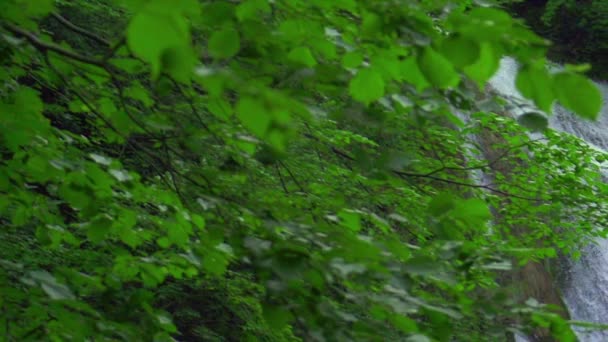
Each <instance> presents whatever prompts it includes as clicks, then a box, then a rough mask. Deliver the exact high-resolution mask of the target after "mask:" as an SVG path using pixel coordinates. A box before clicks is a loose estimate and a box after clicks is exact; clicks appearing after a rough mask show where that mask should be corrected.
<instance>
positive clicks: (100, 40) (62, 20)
mask: <svg viewBox="0 0 608 342" xmlns="http://www.w3.org/2000/svg"><path fill="white" fill-rule="evenodd" d="M51 16H52V17H53V18H55V19H56V20H57V21H58V22H60V23H61V24H62V25H64V26H65V27H67V28H68V29H70V30H72V31H74V32H76V33H79V34H81V35H83V36H85V37H87V38H89V39H91V40H94V41H96V42H97V43H99V44H102V45H104V46H105V47H110V46H111V45H112V44H111V43H110V42H109V41H107V40H105V39H103V38H101V37H99V36H98V35H96V34H94V33H93V32H90V31H87V30H85V29H84V28H82V27H80V26H77V25H75V24H73V23H72V22H71V21H69V20H67V19H66V18H65V17H63V16H61V15H60V14H59V13H53V14H51Z"/></svg>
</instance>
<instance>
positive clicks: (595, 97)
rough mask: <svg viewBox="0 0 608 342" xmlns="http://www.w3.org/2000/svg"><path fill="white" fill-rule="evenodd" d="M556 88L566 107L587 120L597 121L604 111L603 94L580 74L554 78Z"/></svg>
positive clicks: (564, 74) (566, 74) (558, 97)
mask: <svg viewBox="0 0 608 342" xmlns="http://www.w3.org/2000/svg"><path fill="white" fill-rule="evenodd" d="M554 88H555V92H556V93H557V99H558V100H559V102H560V103H561V104H562V105H563V106H564V107H566V108H568V109H570V110H572V111H574V112H575V113H577V114H578V115H580V116H582V117H584V118H586V119H591V120H595V119H597V117H598V115H599V113H600V110H601V109H602V94H601V92H600V90H599V89H598V88H597V87H596V86H595V84H593V82H591V81H590V80H588V79H587V78H585V77H584V76H582V75H579V74H575V73H571V72H561V73H558V74H557V75H555V76H554Z"/></svg>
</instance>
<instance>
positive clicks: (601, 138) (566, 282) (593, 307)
mask: <svg viewBox="0 0 608 342" xmlns="http://www.w3.org/2000/svg"><path fill="white" fill-rule="evenodd" d="M517 69H518V66H517V63H516V62H515V61H514V60H513V59H510V58H505V59H503V61H502V62H501V67H500V70H499V71H498V73H497V74H496V75H495V76H494V77H493V78H492V80H491V81H490V85H491V86H492V87H493V88H494V89H495V90H496V91H498V92H499V93H500V94H501V95H503V96H505V97H507V98H511V99H522V96H521V95H520V94H519V92H518V91H517V89H516V87H515V76H516V74H517ZM597 86H598V87H599V88H600V90H601V92H602V95H603V98H604V106H603V109H602V114H601V115H600V117H599V119H598V120H597V121H595V122H592V121H587V120H583V119H581V118H579V117H577V116H576V115H574V114H572V113H571V112H569V111H568V110H566V109H564V108H562V107H560V106H555V107H554V109H553V115H552V116H551V117H550V119H549V123H550V126H551V127H552V128H554V129H556V130H559V131H563V132H567V133H570V134H573V135H575V136H577V137H579V138H581V139H584V140H585V141H586V142H588V143H589V144H590V145H592V146H594V147H595V148H599V149H601V150H603V151H608V102H607V99H608V84H602V83H597ZM581 100H582V101H584V99H581ZM527 103H529V101H528V102H527ZM604 176H608V170H607V171H605V172H604ZM598 200H600V201H601V200H605V199H600V198H598ZM564 268H565V269H564V270H563V272H564V273H565V276H564V277H563V278H564V279H563V281H562V282H561V284H560V286H561V290H562V293H563V296H564V301H565V302H566V305H567V307H568V310H569V311H570V315H571V318H572V319H573V320H577V321H587V322H595V323H604V324H608V240H605V239H602V240H599V241H598V242H597V244H594V245H590V246H588V247H587V248H585V250H583V252H582V257H581V258H580V259H579V260H578V261H573V260H568V261H567V262H565V265H564ZM576 333H577V335H578V338H579V339H580V341H582V342H605V341H608V331H594V332H585V331H582V330H579V329H576ZM519 341H521V338H520V339H519Z"/></svg>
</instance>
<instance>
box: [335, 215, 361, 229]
mask: <svg viewBox="0 0 608 342" xmlns="http://www.w3.org/2000/svg"><path fill="white" fill-rule="evenodd" d="M338 217H340V222H341V224H342V225H343V226H344V227H346V228H348V229H350V230H352V231H354V232H358V231H359V230H361V215H360V214H359V213H358V212H355V211H352V210H342V211H340V212H339V213H338Z"/></svg>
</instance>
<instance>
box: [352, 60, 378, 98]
mask: <svg viewBox="0 0 608 342" xmlns="http://www.w3.org/2000/svg"><path fill="white" fill-rule="evenodd" d="M348 90H349V92H350V94H351V96H352V97H353V98H354V99H355V100H357V101H360V102H363V103H364V104H365V105H369V104H370V103H372V102H373V101H376V100H378V99H379V98H381V97H382V96H384V80H382V76H380V74H379V73H377V72H376V71H374V70H373V69H369V68H366V69H360V70H359V71H358V72H357V75H356V76H355V77H354V78H353V79H352V80H351V81H350V84H349V86H348Z"/></svg>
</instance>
